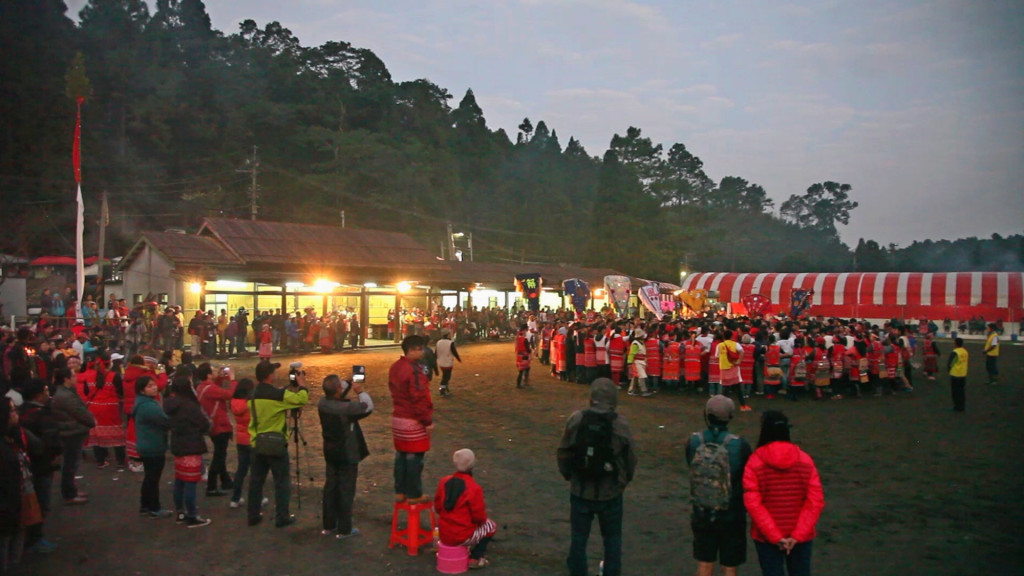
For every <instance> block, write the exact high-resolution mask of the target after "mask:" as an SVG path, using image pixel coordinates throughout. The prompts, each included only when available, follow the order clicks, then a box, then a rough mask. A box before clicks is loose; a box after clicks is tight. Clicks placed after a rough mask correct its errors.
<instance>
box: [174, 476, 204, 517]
mask: <svg viewBox="0 0 1024 576" xmlns="http://www.w3.org/2000/svg"><path fill="white" fill-rule="evenodd" d="M198 485H199V482H185V481H184V480H178V479H177V478H175V479H174V509H175V510H177V511H178V512H181V511H183V510H184V511H185V516H188V517H189V518H195V517H197V516H199V509H198V508H197V507H196V486H198Z"/></svg>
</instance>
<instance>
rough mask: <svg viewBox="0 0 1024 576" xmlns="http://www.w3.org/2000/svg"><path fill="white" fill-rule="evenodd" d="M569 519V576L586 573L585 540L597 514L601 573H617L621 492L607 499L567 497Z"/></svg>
mask: <svg viewBox="0 0 1024 576" xmlns="http://www.w3.org/2000/svg"><path fill="white" fill-rule="evenodd" d="M569 504H570V512H569V522H570V525H571V527H572V543H571V544H570V545H569V559H568V561H567V564H568V566H569V573H570V574H571V576H587V575H588V574H589V572H587V540H589V539H590V527H591V525H592V524H593V522H594V516H597V522H598V525H599V526H600V527H601V537H602V539H603V540H604V574H605V576H619V573H620V571H621V570H622V496H621V495H619V496H618V497H617V498H613V499H611V500H584V499H583V498H580V497H579V496H570V497H569Z"/></svg>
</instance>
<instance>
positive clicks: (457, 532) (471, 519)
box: [434, 448, 498, 568]
mask: <svg viewBox="0 0 1024 576" xmlns="http://www.w3.org/2000/svg"><path fill="white" fill-rule="evenodd" d="M452 461H453V462H454V463H455V473H454V474H452V475H450V476H445V477H444V478H442V479H441V483H440V484H438V486H437V495H436V496H435V497H434V510H435V511H436V512H437V514H438V518H439V519H438V532H439V535H440V539H441V543H442V544H444V545H445V546H465V547H467V548H469V567H470V568H483V567H484V566H487V565H488V564H489V563H490V562H488V560H487V558H485V557H484V554H486V553H487V544H488V543H490V541H491V539H492V538H494V534H495V533H496V532H497V530H498V525H497V524H495V523H494V521H493V520H491V519H490V518H488V517H487V507H486V506H485V504H484V490H483V488H481V487H480V485H479V484H477V483H476V480H474V479H473V467H474V466H475V465H476V455H474V454H473V451H472V450H470V449H468V448H463V449H462V450H457V451H456V452H455V454H453V455H452Z"/></svg>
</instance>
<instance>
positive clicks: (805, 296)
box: [789, 290, 814, 318]
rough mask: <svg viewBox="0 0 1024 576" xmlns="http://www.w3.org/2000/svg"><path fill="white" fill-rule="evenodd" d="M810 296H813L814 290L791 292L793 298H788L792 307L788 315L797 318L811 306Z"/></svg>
mask: <svg viewBox="0 0 1024 576" xmlns="http://www.w3.org/2000/svg"><path fill="white" fill-rule="evenodd" d="M811 296H814V290H793V296H792V297H791V298H790V303H791V305H792V307H791V308H790V310H789V315H790V316H791V317H793V318H799V317H800V316H801V315H802V314H803V313H804V312H806V311H807V309H808V308H810V306H811Z"/></svg>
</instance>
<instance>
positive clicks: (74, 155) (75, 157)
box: [71, 96, 85, 318]
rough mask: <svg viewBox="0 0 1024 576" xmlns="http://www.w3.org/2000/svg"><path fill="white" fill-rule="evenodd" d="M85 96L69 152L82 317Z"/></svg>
mask: <svg viewBox="0 0 1024 576" xmlns="http://www.w3.org/2000/svg"><path fill="white" fill-rule="evenodd" d="M84 100H85V98H82V97H81V96H79V97H78V114H77V117H76V118H75V143H74V146H73V148H72V152H71V162H72V164H73V165H74V168H75V183H76V184H77V185H78V197H77V198H76V202H77V208H76V214H77V217H76V223H75V288H76V290H77V294H76V295H77V297H78V304H77V306H76V307H75V317H76V318H82V317H83V316H82V297H83V295H84V294H85V248H84V246H83V244H84V236H85V202H83V201H82V102H83V101H84Z"/></svg>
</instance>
